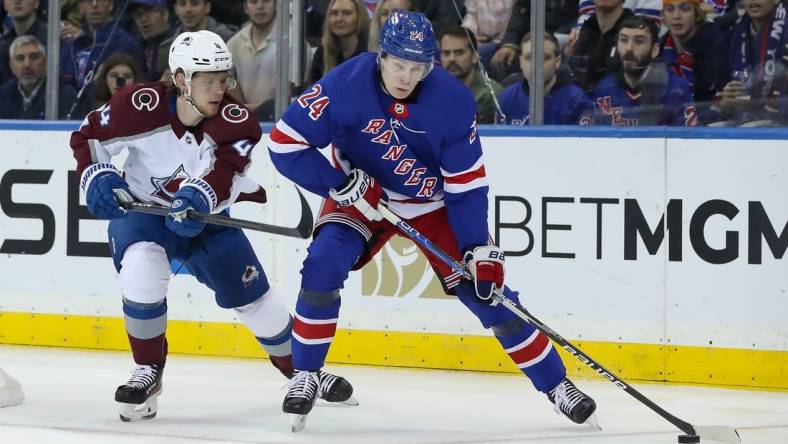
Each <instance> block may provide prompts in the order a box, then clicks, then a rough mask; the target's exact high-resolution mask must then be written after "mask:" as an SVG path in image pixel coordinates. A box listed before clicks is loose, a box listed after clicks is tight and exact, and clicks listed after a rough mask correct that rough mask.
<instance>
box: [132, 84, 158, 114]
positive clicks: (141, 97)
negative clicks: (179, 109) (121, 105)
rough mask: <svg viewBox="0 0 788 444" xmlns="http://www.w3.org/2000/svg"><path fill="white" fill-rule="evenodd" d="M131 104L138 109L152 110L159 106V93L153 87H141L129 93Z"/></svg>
mask: <svg viewBox="0 0 788 444" xmlns="http://www.w3.org/2000/svg"><path fill="white" fill-rule="evenodd" d="M131 104H132V105H133V106H134V108H137V110H138V111H142V110H145V111H153V110H154V109H156V107H157V106H159V93H158V92H157V91H156V90H155V89H153V88H141V89H138V90H136V91H134V94H132V95H131Z"/></svg>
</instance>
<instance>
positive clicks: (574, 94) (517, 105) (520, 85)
mask: <svg viewBox="0 0 788 444" xmlns="http://www.w3.org/2000/svg"><path fill="white" fill-rule="evenodd" d="M520 50H521V51H520V54H521V55H520V68H521V69H522V70H523V77H525V78H524V79H523V81H521V82H517V83H514V84H512V85H509V86H508V87H507V88H506V89H505V90H503V91H502V92H501V94H500V95H499V96H498V102H500V104H501V111H502V112H503V115H501V114H500V113H498V114H497V115H496V116H495V122H496V123H501V124H509V125H528V116H529V113H530V110H529V106H528V105H529V103H528V95H529V93H530V88H529V86H528V84H529V81H530V79H529V77H530V75H531V33H530V32H529V33H526V34H525V36H524V37H523V40H522V43H521V44H520ZM559 65H561V53H560V47H559V45H558V40H557V39H556V38H555V36H554V35H553V34H550V33H547V34H545V39H544V123H545V125H576V124H578V123H580V121H581V119H584V118H588V117H590V115H591V113H592V112H593V110H594V105H593V104H592V103H591V99H589V98H588V96H587V95H586V93H585V91H583V90H582V89H581V88H580V87H579V86H577V85H575V84H574V83H572V82H570V81H569V79H568V78H566V76H564V75H563V74H562V73H560V72H559V71H558V66H559Z"/></svg>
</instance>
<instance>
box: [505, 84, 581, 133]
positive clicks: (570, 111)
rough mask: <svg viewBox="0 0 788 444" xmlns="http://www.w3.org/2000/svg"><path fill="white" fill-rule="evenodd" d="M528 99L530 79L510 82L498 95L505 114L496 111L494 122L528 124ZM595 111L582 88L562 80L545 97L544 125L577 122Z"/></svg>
mask: <svg viewBox="0 0 788 444" xmlns="http://www.w3.org/2000/svg"><path fill="white" fill-rule="evenodd" d="M528 100H529V89H528V82H526V81H525V80H523V81H522V82H517V83H515V84H512V85H509V86H508V87H507V88H506V89H505V90H503V92H501V95H500V96H498V101H499V102H500V103H501V111H502V112H503V114H504V115H503V116H501V115H500V114H497V115H496V116H495V123H500V124H506V125H528V117H529V114H530V110H529V106H528V105H529V103H528ZM593 110H594V105H593V104H592V103H591V99H589V98H588V96H587V95H586V93H585V91H583V89H582V88H580V87H579V86H577V85H575V84H574V83H571V82H565V81H562V79H559V81H558V82H557V83H556V84H555V85H554V86H553V88H552V89H550V92H548V93H547V94H546V95H545V97H544V124H545V125H577V124H578V123H580V119H581V118H583V117H584V116H590V115H591V114H592V113H593ZM504 116H505V117H504Z"/></svg>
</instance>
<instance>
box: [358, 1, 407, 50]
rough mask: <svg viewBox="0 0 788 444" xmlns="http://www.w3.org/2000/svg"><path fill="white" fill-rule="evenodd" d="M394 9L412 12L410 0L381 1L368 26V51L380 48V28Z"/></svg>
mask: <svg viewBox="0 0 788 444" xmlns="http://www.w3.org/2000/svg"><path fill="white" fill-rule="evenodd" d="M395 9H407V10H408V11H412V10H413V3H412V2H411V0H381V1H380V3H378V7H377V8H375V14H374V15H373V16H372V22H371V23H370V25H369V48H368V49H369V50H370V51H372V52H376V51H377V50H378V47H379V46H380V28H382V27H383V24H384V23H386V20H388V19H389V16H390V15H391V11H394V10H395Z"/></svg>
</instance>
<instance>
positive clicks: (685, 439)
mask: <svg viewBox="0 0 788 444" xmlns="http://www.w3.org/2000/svg"><path fill="white" fill-rule="evenodd" d="M679 442H680V443H682V444H683V443H691V442H700V436H698V435H679Z"/></svg>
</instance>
